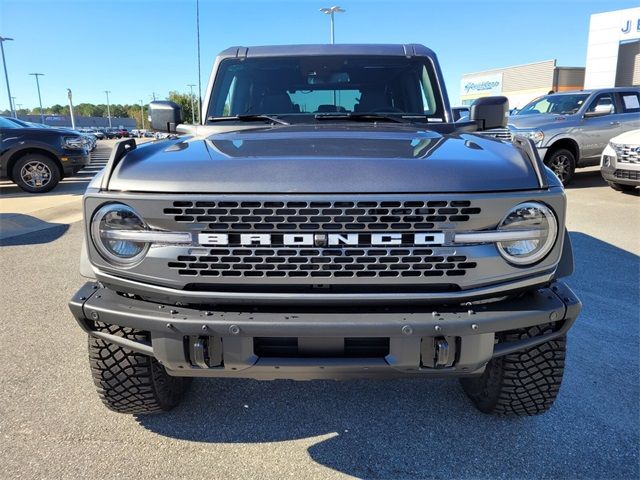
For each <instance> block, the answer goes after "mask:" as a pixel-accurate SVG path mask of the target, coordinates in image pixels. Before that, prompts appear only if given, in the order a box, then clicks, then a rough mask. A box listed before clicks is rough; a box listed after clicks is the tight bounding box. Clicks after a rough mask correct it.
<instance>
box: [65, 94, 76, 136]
mask: <svg viewBox="0 0 640 480" xmlns="http://www.w3.org/2000/svg"><path fill="white" fill-rule="evenodd" d="M67 97H69V114H70V115H71V129H72V130H75V129H76V116H75V115H74V114H73V94H72V93H71V89H70V88H67Z"/></svg>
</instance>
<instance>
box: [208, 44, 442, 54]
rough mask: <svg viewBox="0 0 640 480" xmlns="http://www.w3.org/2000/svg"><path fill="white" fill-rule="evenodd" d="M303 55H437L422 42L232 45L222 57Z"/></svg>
mask: <svg viewBox="0 0 640 480" xmlns="http://www.w3.org/2000/svg"><path fill="white" fill-rule="evenodd" d="M294 55H297V56H301V55H390V56H393V55H397V56H422V57H435V53H433V51H432V50H430V49H428V48H427V47H425V46H424V45H420V44H414V43H412V44H406V45H401V44H335V45H326V44H325V45H322V44H317V45H316V44H309V45H264V46H255V47H240V46H238V47H230V48H227V49H226V50H224V51H223V52H221V53H220V55H219V56H220V57H226V58H229V57H246V58H252V57H253V58H255V57H279V56H294Z"/></svg>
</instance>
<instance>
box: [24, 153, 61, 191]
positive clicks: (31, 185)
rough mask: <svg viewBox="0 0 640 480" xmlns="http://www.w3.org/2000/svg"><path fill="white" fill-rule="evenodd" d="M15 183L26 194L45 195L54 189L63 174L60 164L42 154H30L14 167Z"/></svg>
mask: <svg viewBox="0 0 640 480" xmlns="http://www.w3.org/2000/svg"><path fill="white" fill-rule="evenodd" d="M12 176H13V181H14V182H15V183H16V185H18V187H20V188H21V189H22V190H24V191H25V192H29V193H44V192H48V191H49V190H51V189H53V188H54V187H55V186H56V185H57V184H58V182H59V181H60V179H61V178H62V173H61V172H60V168H59V167H58V164H57V163H56V162H55V161H53V160H52V159H51V158H49V157H47V156H46V155H42V154H40V153H28V154H27V155H25V156H23V157H22V158H20V159H19V160H18V161H17V162H16V163H15V165H14V166H13V171H12Z"/></svg>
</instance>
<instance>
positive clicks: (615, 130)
mask: <svg viewBox="0 0 640 480" xmlns="http://www.w3.org/2000/svg"><path fill="white" fill-rule="evenodd" d="M607 106H609V107H610V108H611V109H612V113H608V114H605V115H601V116H598V117H584V118H583V119H582V125H581V128H580V131H581V137H582V138H580V140H579V142H580V147H581V159H585V160H587V159H589V158H593V157H599V156H600V154H601V153H602V151H603V150H604V148H605V147H606V146H607V143H609V140H611V139H612V138H613V137H615V136H616V135H618V134H619V133H621V131H622V130H621V126H620V125H621V122H622V120H623V119H622V118H621V117H622V115H621V114H620V113H619V109H618V108H617V106H616V102H615V97H614V94H613V93H601V94H599V95H597V96H596V97H595V98H594V99H593V101H592V102H591V104H590V105H589V107H588V108H587V110H586V112H595V111H598V110H602V109H604V108H606V107H607Z"/></svg>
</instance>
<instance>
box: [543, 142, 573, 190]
mask: <svg viewBox="0 0 640 480" xmlns="http://www.w3.org/2000/svg"><path fill="white" fill-rule="evenodd" d="M544 163H546V165H547V166H548V167H549V168H550V169H551V170H552V171H553V173H555V174H556V176H557V177H558V178H559V179H560V181H561V182H562V184H563V185H568V184H569V182H570V181H571V179H572V178H573V174H574V173H575V170H576V157H575V156H574V155H573V153H572V152H571V151H570V150H566V149H564V148H561V149H559V150H556V151H554V152H551V154H550V155H549V158H547V160H546V161H545V162H544Z"/></svg>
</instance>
